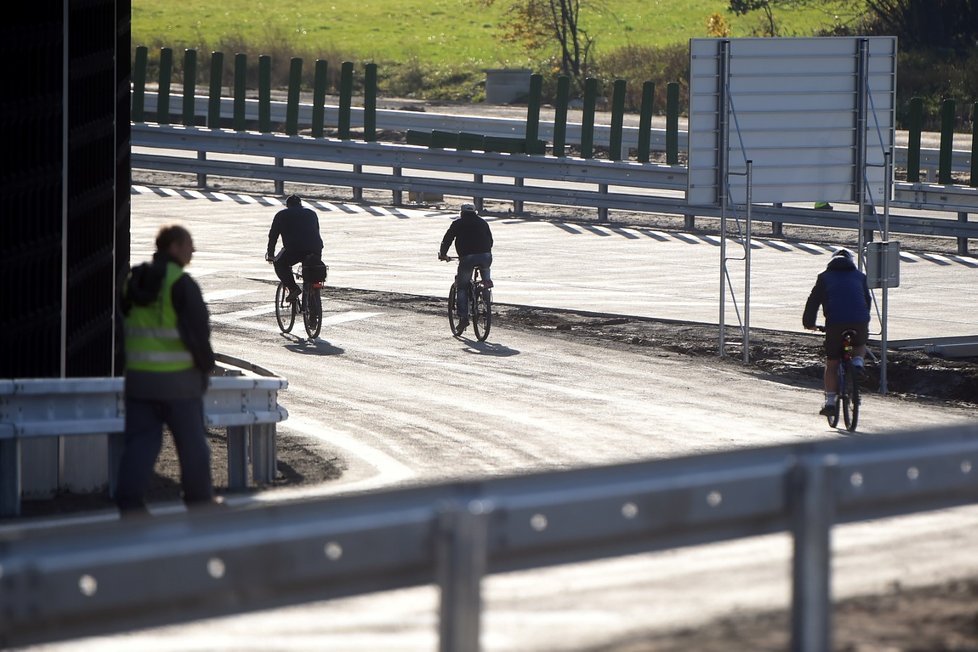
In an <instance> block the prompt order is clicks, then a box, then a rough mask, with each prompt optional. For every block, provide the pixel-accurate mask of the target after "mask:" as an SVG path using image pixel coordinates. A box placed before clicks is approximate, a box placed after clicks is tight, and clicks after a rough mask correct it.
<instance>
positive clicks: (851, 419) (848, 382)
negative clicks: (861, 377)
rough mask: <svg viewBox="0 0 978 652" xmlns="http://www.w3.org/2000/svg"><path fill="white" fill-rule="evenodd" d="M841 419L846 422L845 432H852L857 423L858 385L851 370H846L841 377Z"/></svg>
mask: <svg viewBox="0 0 978 652" xmlns="http://www.w3.org/2000/svg"><path fill="white" fill-rule="evenodd" d="M843 387H844V388H845V389H843V390H842V392H843V393H842V418H843V419H844V420H845V422H846V430H848V431H849V432H853V431H854V430H855V429H856V424H857V423H858V422H859V383H858V382H856V374H855V372H854V370H853V369H851V368H850V369H848V370H846V372H844V375H843Z"/></svg>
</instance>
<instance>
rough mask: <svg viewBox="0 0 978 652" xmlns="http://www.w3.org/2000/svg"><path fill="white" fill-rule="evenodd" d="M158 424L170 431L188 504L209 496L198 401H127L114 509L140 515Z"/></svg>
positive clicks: (155, 452) (157, 451) (156, 452)
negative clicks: (178, 459)
mask: <svg viewBox="0 0 978 652" xmlns="http://www.w3.org/2000/svg"><path fill="white" fill-rule="evenodd" d="M163 424H166V425H168V426H169V427H170V431H171V432H172V433H173V443H174V445H175V446H176V449H177V456H178V457H179V458H180V485H181V487H182V489H183V501H184V503H186V504H187V505H192V504H194V503H205V502H209V501H210V500H211V499H212V498H213V496H214V486H213V481H212V480H211V451H210V447H209V446H208V444H207V430H206V428H205V427H204V401H203V399H201V398H184V399H161V400H148V399H135V398H129V397H127V398H126V430H125V448H124V449H123V452H122V459H121V460H120V461H119V476H118V484H117V486H116V496H115V498H116V505H118V507H119V510H120V511H121V512H123V513H132V512H145V511H146V501H145V495H146V491H147V489H148V487H149V482H150V478H151V477H152V475H153V467H154V466H155V465H156V458H157V457H159V454H160V449H161V448H162V446H163Z"/></svg>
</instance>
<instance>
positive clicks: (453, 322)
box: [448, 283, 462, 337]
mask: <svg viewBox="0 0 978 652" xmlns="http://www.w3.org/2000/svg"><path fill="white" fill-rule="evenodd" d="M455 290H456V288H455V284H454V283H452V288H451V289H450V290H449V291H448V327H449V328H451V329H452V335H454V336H456V337H458V336H459V335H461V334H462V331H461V330H460V329H459V327H458V310H457V309H456V308H455V294H456V292H455Z"/></svg>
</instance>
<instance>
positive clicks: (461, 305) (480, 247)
mask: <svg viewBox="0 0 978 652" xmlns="http://www.w3.org/2000/svg"><path fill="white" fill-rule="evenodd" d="M453 240H454V241H455V253H457V254H458V269H457V270H456V272H455V287H456V295H455V307H456V309H457V311H458V316H459V320H458V329H459V332H462V331H464V330H465V329H466V327H467V326H468V325H469V310H468V308H469V299H468V292H467V289H468V286H469V280H470V279H471V278H472V268H474V267H476V266H479V267H481V268H482V279H483V281H485V285H486V287H489V288H491V287H492V280H491V278H490V274H489V268H490V267H491V266H492V230H491V229H490V228H489V224H488V222H486V221H485V220H484V219H482V218H481V217H480V216H479V214H478V213H477V212H476V211H475V205H473V204H462V206H461V208H460V209H459V216H458V218H457V219H455V220H452V223H451V225H450V226H449V227H448V230H447V231H445V237H443V238H442V239H441V248H440V249H439V250H438V260H448V248H449V247H450V246H451V245H452V241H453Z"/></svg>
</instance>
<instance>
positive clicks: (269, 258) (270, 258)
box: [265, 251, 275, 263]
mask: <svg viewBox="0 0 978 652" xmlns="http://www.w3.org/2000/svg"><path fill="white" fill-rule="evenodd" d="M265 262H268V263H274V262H275V256H273V255H272V254H270V253H268V252H267V251H266V252H265Z"/></svg>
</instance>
